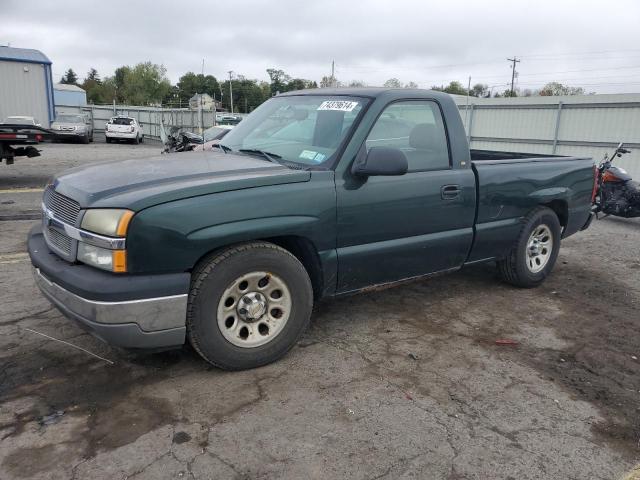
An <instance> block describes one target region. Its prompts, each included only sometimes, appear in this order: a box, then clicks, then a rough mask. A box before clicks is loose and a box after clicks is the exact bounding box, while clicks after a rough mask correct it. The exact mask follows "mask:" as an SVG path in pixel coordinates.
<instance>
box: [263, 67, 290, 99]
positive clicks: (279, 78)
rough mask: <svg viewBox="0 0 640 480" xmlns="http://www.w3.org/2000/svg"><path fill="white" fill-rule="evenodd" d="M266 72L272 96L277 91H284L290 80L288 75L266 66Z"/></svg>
mask: <svg viewBox="0 0 640 480" xmlns="http://www.w3.org/2000/svg"><path fill="white" fill-rule="evenodd" d="M267 74H268V75H269V80H270V84H271V95H272V96H273V95H275V94H276V93H278V92H286V87H287V83H289V81H290V80H291V77H290V76H289V75H287V74H286V73H284V71H283V70H279V69H276V68H267Z"/></svg>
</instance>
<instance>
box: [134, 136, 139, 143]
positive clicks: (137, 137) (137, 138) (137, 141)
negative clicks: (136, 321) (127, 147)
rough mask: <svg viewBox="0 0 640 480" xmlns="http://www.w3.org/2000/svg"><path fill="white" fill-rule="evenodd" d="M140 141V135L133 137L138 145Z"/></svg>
mask: <svg viewBox="0 0 640 480" xmlns="http://www.w3.org/2000/svg"><path fill="white" fill-rule="evenodd" d="M139 143H140V136H139V135H136V138H134V139H133V144H134V145H138V144H139Z"/></svg>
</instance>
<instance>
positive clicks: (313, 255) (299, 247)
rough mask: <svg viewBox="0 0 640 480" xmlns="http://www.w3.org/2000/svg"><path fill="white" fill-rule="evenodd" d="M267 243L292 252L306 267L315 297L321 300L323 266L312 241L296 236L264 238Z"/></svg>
mask: <svg viewBox="0 0 640 480" xmlns="http://www.w3.org/2000/svg"><path fill="white" fill-rule="evenodd" d="M260 240H264V241H265V242H271V243H274V244H276V245H278V246H279V247H282V248H284V249H285V250H288V251H289V252H291V254H292V255H293V256H294V257H296V258H297V259H298V260H299V261H300V263H302V265H303V266H304V268H305V269H306V270H307V273H308V274H309V278H310V279H311V285H312V286H313V296H314V297H315V298H316V299H319V298H320V297H321V296H322V290H323V288H324V281H323V276H322V264H321V263H320V259H319V258H318V251H317V250H316V247H315V245H314V244H313V242H312V241H311V240H309V239H308V238H305V237H299V236H296V235H285V236H281V237H270V238H262V239H260Z"/></svg>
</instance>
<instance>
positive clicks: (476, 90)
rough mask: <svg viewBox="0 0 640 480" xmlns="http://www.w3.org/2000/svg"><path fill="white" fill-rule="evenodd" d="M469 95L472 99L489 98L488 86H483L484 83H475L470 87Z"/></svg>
mask: <svg viewBox="0 0 640 480" xmlns="http://www.w3.org/2000/svg"><path fill="white" fill-rule="evenodd" d="M469 95H471V96H472V97H487V96H489V85H485V84H484V83H476V84H475V85H474V86H473V87H471V91H470V92H469Z"/></svg>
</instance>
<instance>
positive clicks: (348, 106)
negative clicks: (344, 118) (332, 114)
mask: <svg viewBox="0 0 640 480" xmlns="http://www.w3.org/2000/svg"><path fill="white" fill-rule="evenodd" d="M357 106H358V102H349V101H346V100H326V101H324V102H322V103H321V104H320V106H319V107H318V110H336V111H339V112H351V111H353V109H354V108H356V107H357Z"/></svg>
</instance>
